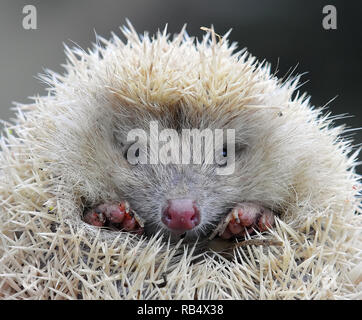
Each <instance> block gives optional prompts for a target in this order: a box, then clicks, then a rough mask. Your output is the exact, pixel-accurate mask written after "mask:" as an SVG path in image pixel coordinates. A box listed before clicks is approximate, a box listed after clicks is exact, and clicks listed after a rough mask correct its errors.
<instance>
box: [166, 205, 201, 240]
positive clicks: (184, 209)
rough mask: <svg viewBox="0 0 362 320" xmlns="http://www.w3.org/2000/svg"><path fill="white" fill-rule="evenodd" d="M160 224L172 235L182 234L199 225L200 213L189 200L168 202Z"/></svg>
mask: <svg viewBox="0 0 362 320" xmlns="http://www.w3.org/2000/svg"><path fill="white" fill-rule="evenodd" d="M161 220H162V222H163V223H164V224H165V225H166V226H167V227H168V228H169V229H171V231H172V232H174V233H184V232H185V231H187V230H191V229H193V228H194V227H196V226H197V225H198V224H199V223H200V211H199V209H198V207H197V205H196V204H195V201H193V200H191V199H173V200H168V205H167V207H166V209H165V210H164V211H163V212H162V218H161Z"/></svg>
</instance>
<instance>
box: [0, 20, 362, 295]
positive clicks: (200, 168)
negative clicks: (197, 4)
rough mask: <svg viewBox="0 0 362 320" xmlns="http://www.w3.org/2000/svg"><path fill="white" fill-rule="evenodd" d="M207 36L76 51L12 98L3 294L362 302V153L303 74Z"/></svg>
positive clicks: (1, 208)
mask: <svg viewBox="0 0 362 320" xmlns="http://www.w3.org/2000/svg"><path fill="white" fill-rule="evenodd" d="M206 31H207V32H206V33H205V35H204V37H203V39H202V40H201V41H198V40H195V39H194V38H193V37H189V36H188V35H187V33H186V31H185V28H183V29H182V30H181V32H180V33H179V34H177V35H175V36H174V37H173V38H171V36H170V35H169V34H167V31H166V29H165V30H164V31H163V32H158V33H157V34H156V35H155V36H153V37H150V36H149V35H148V34H147V33H145V34H144V35H142V36H140V35H138V34H137V32H136V31H135V30H134V29H133V27H132V25H131V24H129V25H128V27H123V28H122V32H123V34H124V35H125V37H126V42H123V41H122V40H121V39H120V38H119V37H118V36H116V35H113V37H112V39H111V40H109V41H108V40H105V39H103V38H101V37H98V36H97V41H96V44H95V45H94V46H93V48H92V49H91V50H88V52H86V51H84V50H81V49H79V48H73V49H69V48H66V54H67V63H66V65H65V72H64V74H62V75H61V74H56V73H54V72H51V71H47V74H46V75H43V76H42V79H43V80H44V81H45V82H46V83H47V84H48V85H49V89H48V90H49V94H48V95H47V96H43V97H34V98H33V99H34V103H32V104H29V105H20V104H18V105H17V107H16V109H17V117H16V119H15V124H10V123H6V124H5V130H4V132H3V135H2V138H1V140H0V148H1V152H0V163H1V167H0V170H1V172H0V228H1V229H0V239H1V241H0V296H1V297H2V298H6V299H25V298H26V299H360V298H362V296H361V292H362V284H361V280H362V260H361V248H362V246H361V243H362V241H361V240H362V239H361V230H362V229H361V220H362V219H361V215H360V213H361V203H360V197H359V194H360V191H361V183H360V180H359V179H360V177H359V176H358V175H357V174H356V173H355V166H356V165H357V155H358V150H357V151H356V150H354V149H353V146H352V142H351V140H350V139H349V138H348V137H346V136H345V135H343V133H344V132H345V131H344V130H345V129H344V127H343V126H335V125H334V124H333V120H334V119H335V117H334V118H333V117H331V116H330V114H324V113H322V109H320V108H313V107H312V106H311V105H310V103H309V99H308V97H307V96H306V95H305V94H302V95H300V94H299V92H298V91H297V90H298V83H299V77H298V76H295V77H288V79H278V78H277V77H276V76H275V74H273V73H271V71H270V65H269V64H266V63H259V62H258V61H257V60H256V59H255V58H254V57H252V56H251V55H250V54H249V53H248V52H247V51H246V50H241V51H236V44H235V43H232V44H230V43H229V42H228V40H227V37H228V34H226V35H225V36H223V37H219V36H218V35H216V34H215V32H214V31H213V30H210V29H207V30H206ZM220 132H221V134H220ZM229 132H230V137H231V139H229V138H230V137H229V135H228V134H227V133H229ZM187 134H189V136H188V138H189V139H187ZM197 134H200V135H199V136H198V137H199V139H198V138H197V137H196V135H197ZM209 134H211V135H209ZM130 136H132V137H133V139H130ZM210 137H211V138H210ZM209 138H210V139H209ZM217 138H218V139H217ZM220 141H221V142H220ZM230 141H231V142H230ZM198 142H201V143H199V144H198ZM217 142H218V143H217ZM180 146H182V148H180ZM194 147H195V148H194ZM197 147H200V148H197ZM189 150H196V151H197V150H198V152H195V153H189V152H188V151H189ZM210 157H211V158H213V157H214V159H213V161H207V160H210ZM181 160H187V161H186V162H184V161H181ZM197 160H199V161H197ZM226 169H230V170H228V171H227V172H226V171H225V170H226ZM223 170H224V171H223ZM225 172H226V173H225Z"/></svg>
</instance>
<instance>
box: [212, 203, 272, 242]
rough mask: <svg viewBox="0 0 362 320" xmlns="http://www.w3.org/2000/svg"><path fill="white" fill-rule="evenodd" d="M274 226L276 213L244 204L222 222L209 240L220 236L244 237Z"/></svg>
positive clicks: (257, 206) (261, 207)
mask: <svg viewBox="0 0 362 320" xmlns="http://www.w3.org/2000/svg"><path fill="white" fill-rule="evenodd" d="M273 225H274V213H273V212H272V211H271V210H270V209H267V208H265V207H263V206H261V205H258V204H255V203H250V202H243V203H240V204H239V205H238V206H237V207H235V208H234V209H233V210H231V212H230V213H229V214H228V215H227V216H226V217H225V219H223V220H222V221H221V223H220V224H219V225H218V226H217V227H216V229H215V230H214V232H213V233H212V234H211V236H210V237H209V239H210V240H211V239H213V238H214V237H215V236H216V235H219V236H220V237H221V238H223V239H230V238H231V237H243V236H245V235H247V234H251V233H253V232H254V230H259V231H261V232H263V231H266V230H267V229H269V228H271V227H272V226H273Z"/></svg>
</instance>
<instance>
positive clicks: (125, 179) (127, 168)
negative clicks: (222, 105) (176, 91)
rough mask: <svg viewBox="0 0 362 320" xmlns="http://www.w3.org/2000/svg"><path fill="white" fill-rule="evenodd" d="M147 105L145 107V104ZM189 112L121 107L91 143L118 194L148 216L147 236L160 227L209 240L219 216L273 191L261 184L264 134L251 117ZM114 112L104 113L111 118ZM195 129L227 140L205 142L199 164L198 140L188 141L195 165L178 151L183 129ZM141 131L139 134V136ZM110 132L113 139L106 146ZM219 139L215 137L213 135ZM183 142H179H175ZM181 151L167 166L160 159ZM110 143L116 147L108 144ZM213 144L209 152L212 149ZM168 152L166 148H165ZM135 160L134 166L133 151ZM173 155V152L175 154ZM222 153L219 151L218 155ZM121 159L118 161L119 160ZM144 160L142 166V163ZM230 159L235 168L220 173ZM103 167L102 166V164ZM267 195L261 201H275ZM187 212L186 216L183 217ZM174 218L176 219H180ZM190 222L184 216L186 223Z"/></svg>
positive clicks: (203, 142) (173, 109)
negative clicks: (231, 135)
mask: <svg viewBox="0 0 362 320" xmlns="http://www.w3.org/2000/svg"><path fill="white" fill-rule="evenodd" d="M145 110H146V109H145ZM191 111H192V110H190V109H187V108H181V107H177V106H176V107H175V106H173V107H172V110H171V107H170V108H168V112H163V113H160V114H157V113H154V114H153V115H152V114H150V113H148V112H146V111H144V112H145V113H144V114H143V115H141V114H136V115H135V114H133V115H132V113H130V112H128V111H127V110H125V109H122V108H118V109H117V111H116V112H115V113H114V114H113V116H112V117H113V120H112V122H111V124H104V125H103V127H109V128H110V129H109V131H108V134H107V135H106V136H104V140H105V141H103V142H100V143H98V144H97V145H96V146H94V148H95V149H96V150H97V149H98V150H97V151H96V153H97V154H105V155H106V156H105V157H103V158H102V162H100V161H98V165H99V166H100V167H102V168H108V169H107V170H106V171H107V172H108V174H109V176H110V179H111V181H112V185H114V186H115V187H114V188H115V193H116V199H123V200H126V201H128V202H129V204H130V206H131V208H132V209H133V210H135V212H137V214H138V215H139V216H140V217H141V218H142V219H143V220H144V221H145V232H146V234H149V235H150V234H154V233H156V232H158V231H160V230H161V232H163V233H164V234H166V235H171V236H175V237H178V236H180V235H181V234H185V232H186V237H187V238H188V239H195V238H197V237H199V236H200V237H205V236H206V235H207V234H209V233H210V232H212V230H214V228H215V226H216V225H217V224H218V223H219V222H220V220H221V219H222V218H223V217H224V216H225V215H226V214H227V213H228V212H230V210H231V209H232V208H234V207H235V206H236V205H237V204H238V203H240V202H242V201H255V200H256V201H259V202H260V197H263V194H265V193H267V192H268V191H270V190H263V191H262V195H261V194H260V193H261V192H260V190H262V189H263V186H262V185H263V182H265V180H266V179H263V178H262V175H263V170H262V168H263V163H262V159H261V158H260V150H258V149H257V148H253V147H252V145H256V146H257V142H256V141H255V140H258V139H261V138H262V135H261V136H257V135H256V134H255V131H254V130H255V128H254V127H253V126H252V125H250V124H253V121H250V120H251V119H250V116H251V117H252V114H249V115H248V114H242V115H240V114H238V113H235V114H233V115H232V114H230V112H228V113H227V114H225V115H222V114H220V113H217V114H213V113H210V112H209V113H207V112H203V113H200V114H199V115H197V116H195V115H192V117H190V112H191ZM108 118H109V117H107V119H108ZM152 125H153V126H157V138H158V150H157V151H158V155H159V159H158V162H156V163H152V161H151V157H152V152H153V153H154V150H153V151H152V150H151V149H152V143H153V142H152V139H153V140H155V135H154V132H153V133H152V129H155V128H154V127H153V128H152ZM165 129H167V130H171V131H173V132H174V134H175V135H176V139H171V138H170V139H168V140H165V141H161V140H162V133H164V132H165ZM189 129H198V130H199V132H202V131H203V130H205V129H207V130H209V131H210V132H211V134H213V133H214V132H216V129H217V130H221V131H223V141H222V143H218V144H217V143H216V141H215V140H216V139H214V141H213V145H212V146H211V147H210V150H208V146H207V145H205V140H201V142H202V147H201V149H200V150H201V153H202V155H201V156H202V159H201V163H195V161H193V160H195V159H194V157H195V155H194V154H193V153H192V151H193V145H194V143H195V142H196V140H193V137H192V138H191V140H190V141H191V144H190V145H189V147H190V149H189V150H190V151H191V156H190V157H191V159H190V163H188V164H186V163H183V162H182V155H183V154H184V153H185V150H182V148H181V150H180V143H181V142H182V139H184V136H183V134H184V131H185V130H186V131H187V130H189ZM227 130H229V131H230V130H231V132H233V133H234V141H233V143H234V145H233V146H231V145H230V146H229V145H228V144H227V141H226V138H227V137H228V135H227V133H225V132H227ZM132 132H133V133H134V132H136V133H137V134H136V136H137V138H136V139H134V136H133V139H131V140H130V141H129V136H130V133H132ZM141 133H142V134H141ZM110 137H111V141H112V143H111V144H109V143H108V139H109V138H110ZM213 137H214V138H215V136H213ZM177 142H179V143H177ZM166 144H167V145H168V147H170V149H172V150H177V152H176V153H177V154H178V155H179V159H178V160H179V162H180V163H175V162H172V161H170V162H169V163H163V162H162V159H161V156H162V152H163V147H164V146H165V145H166ZM107 145H111V147H110V148H109V149H108V150H107V149H105V148H106V146H107ZM230 147H232V148H233V153H234V157H233V158H232V159H231V158H228V157H227V153H228V151H230V150H229V148H230ZM211 149H212V150H211ZM168 150H169V149H168ZM207 151H211V152H213V153H214V155H215V158H214V161H213V162H212V163H207V161H206V159H205V155H206V154H207ZM132 152H133V155H134V156H135V157H136V158H138V159H137V160H138V162H136V163H132V161H130V160H131V159H129V157H130V155H132ZM170 154H171V152H169V154H168V155H170ZM218 154H219V155H220V156H221V157H220V158H219V159H217V156H218ZM115 159H116V160H115ZM140 159H143V163H140V161H139V160H140ZM228 161H234V163H233V165H234V167H233V170H232V171H231V172H230V173H228V174H219V172H218V170H219V169H221V168H226V167H227V165H229V164H230V163H228ZM100 170H101V169H100ZM271 195H273V192H269V196H268V197H267V196H265V197H264V198H263V200H264V201H263V203H264V202H265V201H267V200H268V199H270V196H271ZM180 210H181V211H182V219H183V221H180V219H178V215H179V213H180ZM175 216H176V217H175ZM184 219H186V220H187V221H184Z"/></svg>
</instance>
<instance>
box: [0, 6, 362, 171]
mask: <svg viewBox="0 0 362 320" xmlns="http://www.w3.org/2000/svg"><path fill="white" fill-rule="evenodd" d="M29 4H30V5H34V6H35V7H36V9H37V29H36V30H25V29H24V28H23V26H22V20H23V17H24V16H25V14H23V13H22V10H23V7H24V6H25V5H29ZM327 4H332V5H334V6H335V7H336V8H337V30H325V29H324V28H323V27H322V20H323V17H324V16H325V15H324V14H323V13H322V9H323V7H324V6H325V5H327ZM361 17H362V2H361V1H318V0H313V1H291V0H274V1H270V0H254V1H253V0H230V1H225V0H223V1H221V0H218V1H215V0H208V1H204V0H191V1H190V0H183V1H181V0H179V1H172V0H168V1H166V0H163V1H162V0H131V1H129V0H124V1H116V0H99V1H93V0H77V1H75V0H73V1H70V0H63V1H49V0H48V1H45V0H43V1H34V0H28V1H14V0H12V1H11V0H1V2H0V96H1V105H0V119H4V120H8V119H10V118H12V117H13V115H14V113H13V111H11V107H12V101H17V102H22V103H26V102H29V101H30V100H29V99H28V97H29V96H32V95H35V94H40V95H43V94H45V90H44V89H45V88H44V86H43V85H42V84H41V83H40V81H39V80H37V79H35V78H34V77H35V76H36V75H37V74H38V73H42V72H43V69H44V68H49V69H52V70H55V71H58V72H62V71H63V70H62V67H61V66H60V65H61V64H62V63H64V62H65V57H64V54H63V42H65V43H67V44H68V45H70V46H72V45H73V44H72V41H74V42H75V43H77V44H78V45H80V46H81V47H82V48H88V47H90V46H91V43H92V42H94V40H95V36H94V30H95V31H96V32H97V33H98V34H100V35H102V36H104V37H109V36H110V32H111V31H115V32H116V33H118V34H120V31H119V29H118V27H119V26H120V25H121V24H124V23H125V18H129V19H130V20H131V22H132V23H133V25H134V26H135V27H136V29H137V30H138V31H139V32H143V31H144V30H148V31H150V32H151V33H152V32H155V31H157V29H158V28H161V29H162V28H163V27H164V26H165V24H166V23H168V30H169V32H171V33H175V32H177V31H179V30H180V29H181V28H182V26H183V24H184V23H187V25H188V28H187V30H188V33H189V34H190V35H196V36H199V37H200V36H201V35H202V34H203V33H204V32H203V31H201V30H200V27H201V26H210V25H211V24H213V25H214V27H215V30H216V32H217V33H219V34H224V33H225V32H226V31H227V30H229V29H230V28H232V29H233V32H232V33H231V36H230V40H232V41H237V42H238V43H239V46H240V47H241V48H242V47H247V48H248V49H249V51H250V52H251V53H252V54H253V55H255V56H257V57H258V58H259V59H266V60H268V61H269V62H271V63H272V70H273V71H274V70H275V69H276V67H277V64H278V61H279V64H278V70H279V72H278V75H279V76H284V75H285V74H286V73H287V71H288V70H289V68H290V67H295V66H296V65H298V67H297V69H296V72H297V73H303V72H308V73H307V74H306V75H304V76H303V78H302V80H303V81H306V80H309V81H308V82H307V83H306V84H305V85H304V86H303V87H302V88H301V90H302V91H307V92H308V93H309V94H311V96H312V98H311V103H312V104H313V105H315V106H322V105H324V104H326V103H327V102H328V101H329V100H330V99H332V98H334V97H336V96H338V97H337V98H336V99H335V100H334V101H333V102H332V103H331V104H330V105H329V109H330V110H331V111H332V112H333V113H334V114H341V113H349V114H352V115H354V117H352V118H348V119H344V120H343V121H339V122H338V123H341V122H345V123H347V124H348V126H350V127H360V126H362V125H361V124H362V123H361V116H362V108H361V107H362V99H361V71H362V56H361V48H362V41H361V40H362V32H361V29H362V24H361V22H360V21H361ZM354 137H355V143H356V144H359V143H361V142H362V133H361V132H359V131H357V132H356V133H355V134H354ZM359 171H360V172H361V168H359Z"/></svg>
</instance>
